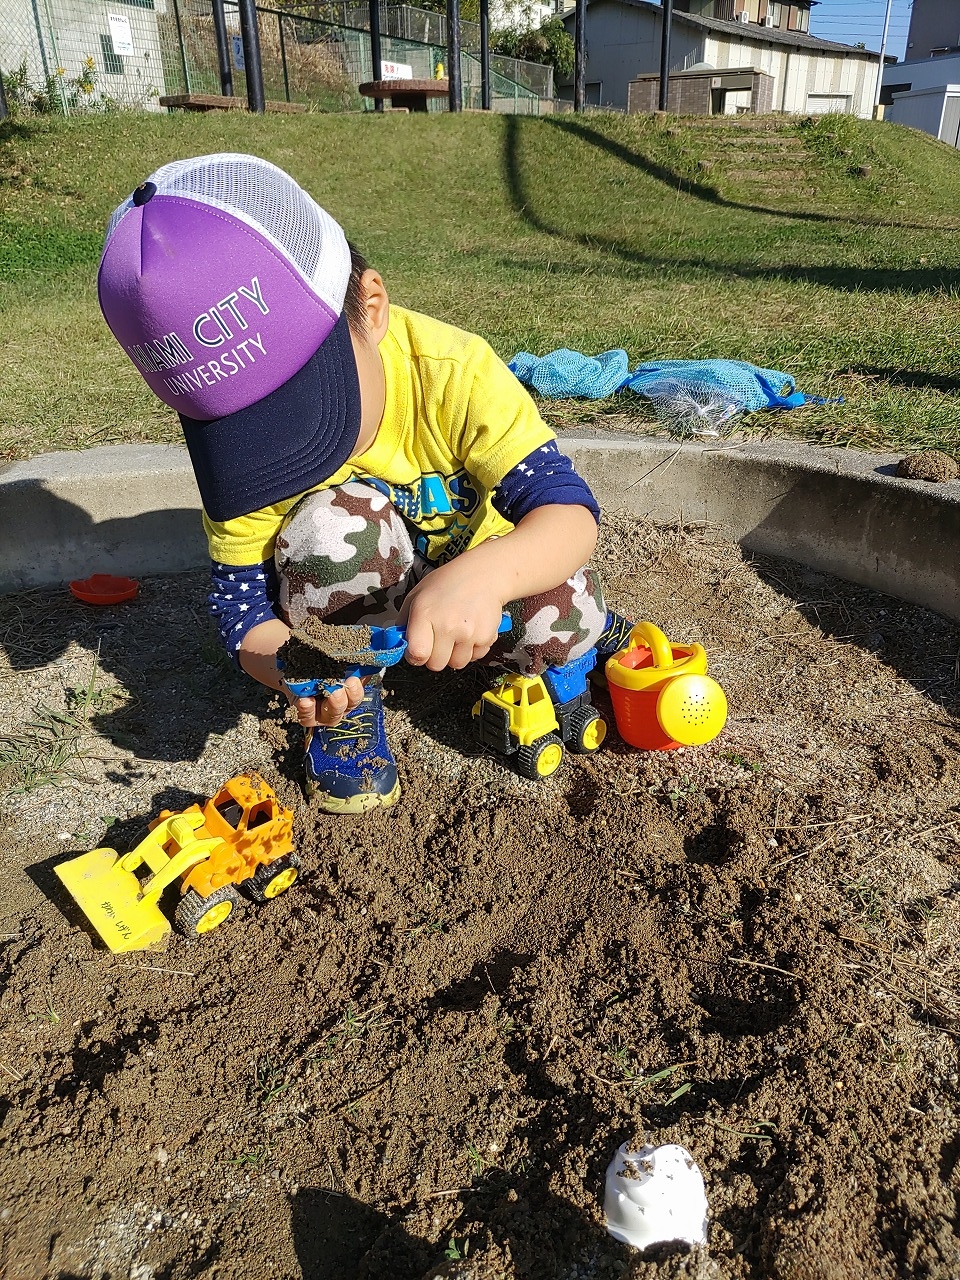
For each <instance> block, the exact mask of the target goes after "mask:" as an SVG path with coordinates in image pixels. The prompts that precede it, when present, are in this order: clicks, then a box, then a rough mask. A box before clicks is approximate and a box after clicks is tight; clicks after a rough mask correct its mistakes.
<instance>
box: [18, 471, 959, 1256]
mask: <svg viewBox="0 0 960 1280" xmlns="http://www.w3.org/2000/svg"><path fill="white" fill-rule="evenodd" d="M581 465H582V463H581ZM585 469H586V468H585ZM621 478H622V477H621ZM625 483H626V482H625ZM622 505H623V506H627V505H628V504H626V503H624V504H622ZM607 506H608V509H609V508H610V507H611V504H610V503H609V502H608V503H607ZM948 506H949V504H948ZM635 509H636V508H634V510H635ZM700 515H701V513H698V512H695V511H685V512H680V511H677V512H676V517H675V518H674V519H672V520H671V519H667V518H666V517H665V515H664V513H663V512H661V513H659V519H658V520H656V521H653V520H645V519H642V518H640V517H638V516H637V515H636V514H633V513H631V512H630V511H621V512H620V513H619V514H618V513H617V512H616V511H613V512H612V513H611V514H610V515H609V516H608V517H607V519H606V521H605V524H604V529H603V538H602V544H601V549H600V552H599V554H598V560H597V563H598V565H599V566H600V568H601V571H602V574H603V577H604V582H605V586H606V588H607V592H608V595H609V598H610V600H611V601H612V602H613V603H614V604H615V605H617V606H618V607H620V608H621V609H622V610H623V611H624V612H626V613H629V614H631V615H633V616H636V617H639V616H645V617H649V618H652V619H655V620H656V622H657V623H658V624H659V625H660V626H661V627H663V629H664V630H665V631H666V632H667V633H668V634H669V635H671V636H672V637H673V638H675V639H678V640H697V641H700V642H701V643H703V644H704V645H705V646H706V647H707V650H708V652H709V654H710V660H711V668H710V669H711V673H712V674H714V675H715V676H716V677H717V679H718V680H719V681H720V682H721V683H722V685H723V687H724V689H725V690H726V693H727V696H728V699H729V702H730V708H731V714H730V720H729V722H728V725H727V727H726V729H725V730H724V732H723V734H722V735H721V736H720V737H719V738H718V739H717V740H716V741H715V742H713V743H711V744H709V745H708V746H706V747H702V748H697V749H688V750H684V751H682V752H675V753H641V752H636V751H633V750H631V749H629V748H627V747H626V746H625V745H624V744H622V743H621V742H620V741H619V740H618V739H617V737H616V735H615V734H611V737H610V740H609V745H607V746H605V747H604V749H603V750H601V751H600V752H599V753H598V754H597V755H595V756H587V757H583V756H582V757H572V756H568V757H567V759H566V761H565V763H564V764H563V766H562V767H561V769H560V770H559V771H558V772H557V773H556V774H555V775H554V776H553V777H552V778H550V779H549V780H547V781H543V782H539V783H534V782H530V781H526V780H524V779H521V778H519V777H518V776H517V775H516V774H515V773H513V772H512V771H511V769H510V767H509V764H507V763H505V762H504V761H502V760H501V759H499V758H498V757H496V756H493V755H491V754H489V753H487V752H484V751H481V749H480V748H479V747H478V746H477V745H476V744H475V742H474V739H473V736H472V727H471V723H470V707H471V704H472V702H473V700H474V699H475V698H476V696H477V691H478V687H481V686H480V685H478V679H477V676H476V674H475V673H463V674H460V675H456V674H453V673H444V674H442V675H439V676H431V675H430V674H429V673H425V672H416V671H413V670H411V669H409V668H406V667H404V666H403V665H402V664H401V666H399V667H397V668H395V669H393V671H391V673H389V674H388V679H387V683H388V687H389V688H390V689H391V696H390V697H389V699H388V702H387V706H388V713H387V714H388V731H389V733H390V737H391V741H392V743H393V745H394V747H395V749H396V751H397V754H398V756H399V758H400V760H401V779H402V783H403V788H404V790H403V795H402V798H401V800H400V803H399V804H398V806H397V807H396V809H394V810H392V811H390V812H388V813H377V814H373V815H369V816H366V817H358V818H349V819H342V818H341V819H338V818H332V817H329V816H327V815H324V814H322V813H319V812H317V811H316V810H311V809H310V808H309V806H308V805H307V803H306V802H305V800H304V798H303V796H302V794H301V792H300V790H299V786H298V778H299V754H300V746H299V730H298V729H297V727H296V726H295V725H292V724H290V723H289V721H288V719H287V718H286V715H285V713H284V711H283V709H282V708H281V706H280V704H279V701H278V700H271V698H270V697H269V695H267V694H266V693H265V692H264V691H261V690H259V689H257V688H255V687H253V686H251V685H250V684H248V683H246V682H245V681H244V680H243V679H242V678H241V677H240V676H239V675H237V674H236V673H235V672H234V671H233V670H232V669H231V668H230V666H229V664H228V663H227V662H226V660H225V659H224V658H223V657H222V656H221V655H220V653H219V651H218V649H217V647H216V645H215V643H214V641H213V640H212V638H211V637H210V635H209V632H208V631H207V629H206V624H205V621H204V618H203V613H204V606H203V593H204V589H205V581H204V579H205V575H204V573H203V571H202V570H200V569H195V570H194V569H184V570H183V571H182V572H179V573H177V574H176V575H173V574H169V575H163V574H158V575H153V574H148V575H146V576H145V577H144V578H143V580H142V584H141V592H140V595H139V597H138V598H137V600H136V601H134V602H132V603H130V604H126V605H118V606H116V607H111V608H105V609H94V608H90V607H88V606H83V605H81V604H79V603H77V602H75V601H72V600H71V599H69V598H68V597H67V596H66V593H64V592H63V591H61V590H59V589H56V588H51V587H35V588H32V589H30V590H21V591H20V592H18V593H15V594H12V595H9V596H7V597H4V598H3V599H0V631H2V635H3V637H4V666H3V670H2V672H0V706H2V708H3V721H4V723H5V724H6V725H8V726H9V732H10V733H11V735H12V738H13V740H14V741H15V742H19V743H20V750H19V751H12V749H11V747H10V740H9V739H8V743H7V746H6V748H5V752H4V754H5V757H6V759H5V762H4V763H3V764H2V765H0V783H2V787H3V791H4V800H3V823H4V827H3V836H2V839H3V845H4V853H5V857H4V860H3V883H4V894H3V897H2V911H3V919H2V921H0V934H2V935H3V937H4V940H5V952H6V960H5V965H6V972H5V983H6V986H5V993H4V996H3V1002H2V1024H0V1074H2V1077H3V1086H4V1088H3V1093H4V1095H5V1097H6V1102H5V1106H6V1114H5V1128H4V1132H5V1137H6V1146H5V1153H4V1156H3V1157H2V1159H3V1166H4V1167H3V1173H2V1175H0V1204H2V1207H0V1229H2V1232H3V1240H4V1244H3V1250H4V1252H3V1254H2V1256H3V1258H4V1262H5V1265H6V1268H7V1271H8V1274H10V1275H11V1276H16V1277H19V1276H23V1277H31V1278H32V1277H34V1276H45V1275H50V1276H63V1277H66V1276H82V1277H85V1278H86V1277H90V1278H94V1277H95V1278H96V1280H106V1277H108V1276H109V1277H111V1278H113V1277H116V1276H123V1277H127V1276H130V1277H132V1278H134V1280H148V1278H156V1280H160V1278H161V1277H163V1278H164V1280H185V1278H186V1277H194V1276H206V1275H211V1276H213V1275H216V1276H218V1277H224V1278H227V1277H230V1278H233V1277H237V1278H238V1280H239V1277H241V1276H243V1277H247V1276H250V1275H251V1274H255V1275H277V1276H290V1277H299V1276H301V1275H302V1276H304V1277H308V1278H318V1277H321V1276H323V1277H327V1276H329V1277H344V1278H347V1277H354V1276H356V1277H386V1276H389V1277H391V1278H396V1280H421V1278H424V1280H426V1278H427V1277H440V1276H458V1277H462V1278H466V1277H476V1278H477V1280H481V1278H483V1280H487V1278H489V1280H492V1278H493V1277H509V1278H510V1280H540V1278H543V1280H573V1278H574V1277H576V1278H578V1280H593V1278H597V1280H600V1278H604V1280H605V1278H606V1277H613V1276H637V1277H645V1278H648V1277H649V1278H651V1280H652V1277H654V1276H657V1277H673V1276H681V1275H685V1276H703V1277H724V1278H725V1277H731V1278H734V1277H736V1278H740V1277H750V1278H751V1280H760V1278H761V1277H764V1278H767V1277H778V1278H779V1277H783V1278H789V1280H808V1278H809V1277H811V1276H817V1277H825V1278H828V1280H849V1278H850V1277H858V1276H863V1277H867V1276H870V1277H881V1278H886V1277H890V1278H891V1280H892V1278H893V1277H895V1276H898V1275H903V1274H910V1275H913V1276H929V1277H941V1278H943V1280H946V1278H947V1277H952V1276H955V1275H957V1274H958V1273H960V1240H958V1237H957V1233H956V1228H955V1218H956V1192H957V1187H958V1178H960V1172H958V1169H957V1164H958V1154H960V1131H958V1098H960V1093H958V1074H957V1072H958V1066H957V1036H958V1033H960V1020H958V1014H960V1001H958V997H957V994H956V991H957V954H958V953H957V934H958V925H960V918H958V911H957V905H956V889H957V866H958V854H960V837H958V833H960V724H958V721H957V716H956V712H957V691H958V665H957V664H958V652H960V636H958V629H957V625H956V622H955V621H952V620H950V619H949V618H947V617H945V616H944V613H945V612H948V608H947V606H946V605H944V604H943V603H941V604H940V606H939V607H940V608H941V610H942V611H943V612H940V613H934V612H930V611H928V610H926V609H924V608H923V607H921V606H919V605H917V604H907V603H904V602H903V601H902V600H898V599H896V598H893V597H892V596H890V595H883V594H879V593H877V592H875V591H874V590H872V589H871V588H870V587H868V586H862V585H861V586H857V585H851V583H850V582H848V581H843V580H840V579H838V578H835V577H832V576H830V575H829V574H828V573H826V572H824V571H823V569H822V568H821V567H816V568H811V567H810V566H809V565H801V564H798V563H796V562H795V561H791V560H787V559H781V558H776V557H774V556H771V555H770V554H769V553H763V554H761V553H759V552H756V551H753V552H750V551H744V550H743V549H742V548H740V547H738V546H737V545H736V543H735V542H733V541H731V540H730V539H729V538H728V537H726V536H725V535H724V534H723V532H722V531H721V529H720V528H719V527H718V526H717V525H716V524H712V523H705V522H704V521H703V520H702V519H699V518H698V517H699V516H700ZM91 567H93V566H91ZM109 567H114V566H109ZM918 577H919V575H918ZM923 589H924V590H926V589H927V588H926V587H924V588H923ZM597 701H598V705H599V706H600V707H601V709H602V710H604V712H605V713H607V714H609V705H608V704H607V703H605V702H604V700H603V695H602V694H598V695H597ZM58 717H59V718H58ZM31 722H33V724H34V725H35V726H37V727H36V728H35V730H31V729H30V723H31ZM58 726H59V729H58ZM59 731H62V732H60V737H59V739H58V738H57V736H56V735H57V733H58V732H59ZM31 735H32V737H31ZM31 742H32V744H33V746H32V747H31V746H30V745H29V744H30V743H31ZM57 743H59V747H58V749H57V750H56V751H55V750H54V747H55V746H56V745H57ZM44 744H46V745H47V747H48V748H49V749H46V751H45V754H44ZM51 744H52V745H51ZM246 767H256V768H259V769H262V770H263V771H264V773H265V775H266V776H267V777H268V779H269V780H270V781H271V783H272V784H273V785H274V786H275V787H276V788H277V790H278V792H279V793H280V794H281V796H282V798H283V799H284V800H285V802H286V803H287V804H290V805H292V806H293V807H294V808H295V810H296V814H297V822H296V835H297V840H298V845H299V849H300V853H301V856H302V858H303V861H304V875H303V877H302V880H301V881H300V882H299V883H298V884H297V885H296V886H294V888H293V889H291V890H290V891H289V892H288V893H286V894H284V895H283V896H282V897H281V898H278V899H277V900H276V901H274V902H272V903H269V904H267V905H265V906H264V907H262V908H256V907H254V906H253V905H252V904H251V905H250V906H249V907H248V908H247V909H246V910H245V911H244V913H243V914H242V916H240V917H239V918H237V919H234V920H231V921H230V922H229V923H228V924H227V925H224V926H223V927H222V928H221V929H218V930H217V931H215V932H214V933H212V934H210V935H208V936H207V937H206V938H204V939H203V940H202V941H201V942H199V943H197V944H195V945H190V944H188V943H186V942H185V941H184V940H183V939H181V938H179V937H177V936H173V937H172V938H171V939H170V940H169V942H168V944H167V946H166V948H165V949H163V950H159V951H149V952H143V953H137V954H132V955H129V956H112V955H110V954H109V953H107V952H105V951H103V950H102V949H100V947H99V946H98V945H97V944H95V942H94V941H93V938H92V936H91V933H90V931H89V929H88V928H87V927H86V926H85V925H84V923H83V921H82V920H81V919H80V918H79V917H78V915H77V913H76V911H75V910H73V909H72V908H71V904H70V903H69V900H65V899H64V896H63V894H62V892H61V891H59V888H58V882H57V880H56V878H55V876H54V875H53V872H52V866H53V864H54V863H56V862H57V861H58V860H59V859H61V858H64V857H66V856H69V855H70V854H71V853H75V852H81V851H83V850H84V849H86V848H92V847H93V846H94V845H95V844H98V843H106V844H111V845H115V847H118V848H124V849H125V848H128V847H130V846H131V845H132V843H133V842H134V841H135V840H136V839H137V837H138V835H139V834H140V833H141V832H142V830H143V827H144V820H145V818H146V817H148V816H150V815H151V814H153V813H156V812H158V811H159V809H161V808H164V807H175V806H177V805H182V804H185V803H188V802H189V801H191V800H194V799H196V798H197V797H198V796H200V795H206V794H209V793H210V791H211V789H213V788H215V787H216V786H217V784H218V783H219V781H220V780H222V778H224V777H226V776H228V775H229V774H230V773H231V772H234V771H236V770H238V769H240V768H246ZM44 770H45V772H44ZM645 1137H648V1138H650V1139H651V1140H652V1141H654V1142H658V1143H659V1142H679V1143H681V1144H683V1145H684V1146H685V1147H687V1148H688V1149H689V1150H690V1151H691V1152H692V1153H693V1154H694V1155H695V1157H696V1159H697V1161H698V1163H699V1165H700V1167H701V1169H702V1170H703V1172H704V1176H705V1179H706V1187H707V1195H708V1199H709V1205H710V1229H709V1236H708V1244H707V1247H706V1249H705V1250H700V1251H697V1252H695V1253H694V1254H692V1255H686V1254H683V1253H680V1252H671V1251H669V1250H666V1251H665V1253H664V1255H663V1256H659V1257H657V1258H654V1259H650V1258H647V1257H641V1256H640V1255H638V1254H636V1253H633V1252H631V1250H630V1249H629V1248H627V1247H626V1246H624V1245H621V1244H618V1243H617V1242H616V1241H614V1240H613V1239H611V1238H610V1237H609V1236H608V1235H607V1234H606V1232H605V1230H604V1224H603V1217H602V1207H601V1206H602V1195H603V1176H604V1171H605V1168H606V1165H607V1163H608V1161H609V1160H610V1158H611V1156H612V1155H613V1152H614V1151H615V1150H616V1148H617V1147H618V1145H619V1144H620V1143H621V1142H624V1141H642V1140H643V1139H644V1138H645Z"/></svg>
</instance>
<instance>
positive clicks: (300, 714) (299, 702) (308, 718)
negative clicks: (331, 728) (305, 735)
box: [292, 698, 317, 729]
mask: <svg viewBox="0 0 960 1280" xmlns="http://www.w3.org/2000/svg"><path fill="white" fill-rule="evenodd" d="M292 704H293V709H294V711H296V713H297V723H298V724H300V725H302V726H303V728H304V729H312V728H313V726H314V725H315V724H316V723H317V700H316V698H293V699H292Z"/></svg>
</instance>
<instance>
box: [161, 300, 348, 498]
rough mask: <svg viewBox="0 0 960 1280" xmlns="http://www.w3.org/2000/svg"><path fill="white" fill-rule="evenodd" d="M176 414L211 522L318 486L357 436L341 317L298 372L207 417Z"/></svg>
mask: <svg viewBox="0 0 960 1280" xmlns="http://www.w3.org/2000/svg"><path fill="white" fill-rule="evenodd" d="M179 416H180V423H181V425H182V427H183V434H184V437H185V439H186V442H187V449H188V450H189V452H190V460H191V462H192V463H193V469H194V472H195V473H196V477H197V486H198V488H199V490H200V497H201V499H202V500H203V506H204V510H205V511H206V513H207V515H208V516H209V517H210V519H211V520H217V521H222V520H233V519H234V518H235V517H237V516H242V515H247V514H249V513H250V512H251V511H259V510H260V508H261V507H269V506H272V505H273V504H274V503H276V502H282V501H284V499H286V498H294V497H296V496H297V495H298V494H301V493H305V492H306V491H307V490H308V489H311V488H313V487H314V485H318V484H322V483H323V481H324V480H328V479H329V478H330V477H331V476H332V475H334V474H335V473H336V472H337V471H339V470H340V468H341V467H342V466H343V465H344V463H345V462H347V461H348V459H349V458H350V456H351V455H352V454H353V452H354V449H355V448H356V444H357V438H358V437H359V435H360V383H359V379H358V377H357V364H356V359H355V357H354V354H353V344H352V343H351V341H350V330H349V328H348V326H347V320H346V316H345V315H341V316H340V317H339V319H338V320H337V322H336V324H335V325H334V327H333V329H332V330H331V331H330V333H329V335H328V336H327V337H326V339H325V340H324V341H323V343H322V344H321V345H320V347H318V348H317V350H316V351H315V352H314V354H313V355H312V356H311V357H310V359H309V360H308V361H307V363H306V364H305V365H304V366H303V368H302V369H300V370H299V372H297V373H295V374H294V375H293V377H292V378H289V379H288V380H287V381H286V382H285V383H284V384H283V385H282V386H280V387H278V388H277V389H276V391H271V392H270V394H269V395H266V396H264V397H263V399H262V400H258V401H257V402H256V404H252V405H250V406H249V408H246V409H240V410H238V411H237V412H236V413H231V414H227V415H226V416H225V417H223V418H214V419H212V420H211V421H209V422H201V421H198V420H197V419H195V418H187V417H184V415H183V414H180V415H179Z"/></svg>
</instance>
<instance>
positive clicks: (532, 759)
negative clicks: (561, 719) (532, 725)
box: [517, 733, 563, 782]
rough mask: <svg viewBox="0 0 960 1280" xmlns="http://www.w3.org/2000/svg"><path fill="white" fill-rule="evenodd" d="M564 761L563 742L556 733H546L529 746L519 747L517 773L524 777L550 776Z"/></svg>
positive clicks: (535, 778) (534, 778)
mask: <svg viewBox="0 0 960 1280" xmlns="http://www.w3.org/2000/svg"><path fill="white" fill-rule="evenodd" d="M562 762H563V743H562V742H561V741H560V739H559V738H558V737H557V735H556V734H555V733H548V734H545V735H544V737H542V738H539V739H538V740H537V741H536V742H534V743H531V745H530V746H529V747H518V748H517V773H519V774H520V775H521V776H522V777H524V778H532V779H533V780H534V782H536V781H537V779H538V778H549V777H550V775H551V774H552V773H556V772H557V770H558V769H559V768H560V765H561V763H562Z"/></svg>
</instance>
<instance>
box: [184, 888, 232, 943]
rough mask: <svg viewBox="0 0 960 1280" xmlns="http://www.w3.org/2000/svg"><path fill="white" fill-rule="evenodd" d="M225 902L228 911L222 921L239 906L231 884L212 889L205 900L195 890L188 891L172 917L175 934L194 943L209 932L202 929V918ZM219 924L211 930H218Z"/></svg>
mask: <svg viewBox="0 0 960 1280" xmlns="http://www.w3.org/2000/svg"><path fill="white" fill-rule="evenodd" d="M227 902H229V903H230V910H229V911H228V912H227V914H226V915H225V916H224V920H226V919H228V918H229V917H230V916H232V915H233V913H234V911H236V909H237V907H238V906H239V905H240V895H239V893H237V891H236V889H235V888H234V887H233V885H232V884H225V885H221V887H220V888H219V889H214V891H213V893H211V894H209V895H208V896H207V897H206V898H203V897H201V896H200V894H199V893H197V891H196V889H188V890H187V892H186V893H185V894H184V895H183V897H182V898H181V899H180V901H179V902H178V903H177V909H176V911H175V912H174V917H173V924H174V928H175V929H176V931H177V933H182V934H183V936H184V937H185V938H189V939H190V940H191V941H193V942H196V941H197V939H199V938H202V937H203V935H204V933H208V932H210V931H211V930H210V929H204V928H203V924H202V922H203V919H204V917H205V916H207V915H208V914H209V913H210V912H211V911H212V910H213V909H214V907H219V906H221V905H222V904H225V903H227ZM219 923H222V922H218V924H216V925H214V926H213V928H218V927H219ZM198 926H199V927H198Z"/></svg>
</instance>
